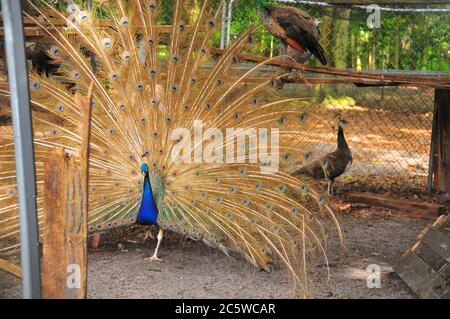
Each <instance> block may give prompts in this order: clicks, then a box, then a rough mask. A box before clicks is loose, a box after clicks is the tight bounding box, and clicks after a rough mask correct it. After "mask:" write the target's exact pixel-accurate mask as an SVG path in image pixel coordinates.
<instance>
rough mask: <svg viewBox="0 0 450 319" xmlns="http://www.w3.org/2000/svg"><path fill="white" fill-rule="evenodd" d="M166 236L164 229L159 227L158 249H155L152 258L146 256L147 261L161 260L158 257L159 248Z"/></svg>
mask: <svg viewBox="0 0 450 319" xmlns="http://www.w3.org/2000/svg"><path fill="white" fill-rule="evenodd" d="M163 237H164V230H163V229H162V228H160V229H159V232H158V237H157V238H158V243H157V244H156V249H155V253H154V254H153V256H152V257H150V258H146V259H145V260H146V261H161V259H159V258H158V250H159V246H160V245H161V241H162V239H163Z"/></svg>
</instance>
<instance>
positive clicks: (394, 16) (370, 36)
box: [231, 0, 450, 190]
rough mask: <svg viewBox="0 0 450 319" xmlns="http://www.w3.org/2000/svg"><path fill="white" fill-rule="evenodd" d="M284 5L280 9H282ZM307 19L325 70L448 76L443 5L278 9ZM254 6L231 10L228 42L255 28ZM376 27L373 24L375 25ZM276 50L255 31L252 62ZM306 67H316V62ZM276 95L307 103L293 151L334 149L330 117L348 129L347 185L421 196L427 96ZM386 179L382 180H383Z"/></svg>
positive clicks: (419, 92)
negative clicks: (303, 132) (305, 121)
mask: <svg viewBox="0 0 450 319" xmlns="http://www.w3.org/2000/svg"><path fill="white" fill-rule="evenodd" d="M286 2H288V3H286ZM278 4H280V5H287V4H289V5H295V6H297V7H299V8H301V9H303V10H304V11H306V12H308V13H309V14H310V15H311V16H312V17H313V18H315V21H316V23H317V25H318V28H319V30H320V34H321V44H322V45H323V47H324V49H325V51H326V54H327V58H328V61H329V66H331V67H336V68H345V69H353V70H372V71H373V72H378V73H382V74H383V73H388V72H389V73H403V74H406V75H408V74H412V75H417V74H420V75H424V74H433V75H435V76H439V75H441V74H445V73H447V74H448V72H450V55H449V53H450V51H449V49H450V23H449V22H450V4H448V5H434V6H430V5H427V3H426V1H424V3H423V4H420V5H416V6H413V7H411V6H382V7H379V6H370V7H368V6H333V5H328V4H325V3H320V4H317V3H313V2H311V1H278ZM256 10H257V9H256V8H255V5H254V1H250V0H237V1H235V2H234V5H233V15H232V17H233V20H232V23H231V25H232V27H231V38H232V39H233V38H234V37H235V36H236V34H238V33H239V32H240V31H242V30H243V29H244V28H245V27H247V26H248V25H249V24H251V23H258V18H257V11H256ZM377 19H379V21H377ZM255 21H256V22H255ZM281 47H282V43H281V42H280V40H279V39H276V38H274V37H273V36H271V35H270V34H268V33H267V32H266V31H265V30H264V29H263V28H261V29H260V30H259V31H257V34H256V35H255V45H254V46H253V47H252V49H251V52H249V53H253V54H263V55H266V56H276V55H279V54H280V48H281ZM308 63H309V64H312V65H320V63H319V62H318V60H317V59H311V60H310V61H309V62H308ZM283 91H284V93H285V94H287V95H292V96H300V97H304V96H305V97H311V98H312V101H313V102H312V104H311V106H310V109H311V110H310V112H311V113H314V114H315V115H318V117H315V120H314V119H312V120H311V122H310V124H309V125H310V127H309V128H308V130H307V131H308V132H310V133H309V135H308V136H307V138H305V139H303V140H301V141H299V142H298V144H299V147H303V148H305V149H307V150H311V149H312V152H313V153H314V154H315V156H317V157H320V156H322V155H324V154H325V153H327V152H330V151H332V150H333V149H334V148H335V147H336V146H335V144H336V142H335V135H334V130H333V127H336V125H337V120H336V118H335V115H336V114H337V113H339V114H341V116H342V117H344V118H346V119H347V120H348V122H349V125H348V127H347V132H346V133H347V139H348V142H349V145H350V147H351V149H352V152H353V157H354V162H353V166H352V168H351V169H350V170H349V171H348V172H347V175H346V177H345V179H346V180H347V181H357V182H358V183H360V182H364V183H367V184H369V185H373V186H375V185H376V186H380V185H382V186H387V181H388V180H389V181H390V182H391V183H400V184H402V185H403V186H404V187H405V188H406V187H411V186H412V187H413V188H414V187H416V188H420V189H422V190H424V189H425V185H426V180H427V175H428V166H429V152H430V143H431V128H432V118H433V109H434V90H433V89H425V88H405V87H355V86H354V85H351V84H337V85H336V84H322V85H298V84H293V85H288V86H285V88H284V89H283ZM387 177H389V178H387Z"/></svg>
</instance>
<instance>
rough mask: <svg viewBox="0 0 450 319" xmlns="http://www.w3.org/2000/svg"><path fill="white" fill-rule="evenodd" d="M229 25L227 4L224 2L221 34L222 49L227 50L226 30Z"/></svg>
mask: <svg viewBox="0 0 450 319" xmlns="http://www.w3.org/2000/svg"><path fill="white" fill-rule="evenodd" d="M226 24H227V2H226V1H225V0H223V5H222V30H221V34H220V48H221V49H222V50H223V49H225V28H226Z"/></svg>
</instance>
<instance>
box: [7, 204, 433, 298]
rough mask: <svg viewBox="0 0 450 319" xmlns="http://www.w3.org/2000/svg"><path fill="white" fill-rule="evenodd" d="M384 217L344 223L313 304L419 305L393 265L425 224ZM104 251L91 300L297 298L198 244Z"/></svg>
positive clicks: (126, 245) (280, 276) (94, 257)
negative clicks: (377, 277)
mask: <svg viewBox="0 0 450 319" xmlns="http://www.w3.org/2000/svg"><path fill="white" fill-rule="evenodd" d="M427 223H428V222H427V221H424V220H414V219H403V218H399V217H395V216H393V215H391V214H387V213H383V212H378V213H377V212H373V210H372V211H371V212H370V214H367V212H361V211H358V212H356V213H355V212H353V213H347V214H345V215H343V216H342V217H341V224H342V229H343V232H344V236H345V238H346V244H347V247H348V250H347V251H343V250H342V249H341V248H340V247H339V245H338V242H337V238H336V236H334V237H331V238H330V240H329V245H330V247H329V261H330V274H331V278H330V282H329V283H327V281H326V273H327V269H326V266H325V264H324V263H323V262H321V261H318V262H317V263H316V264H315V265H313V267H312V272H313V274H312V276H311V279H312V282H313V287H311V297H313V298H414V297H415V296H414V294H413V293H412V292H411V291H410V290H409V288H408V287H407V286H406V285H405V284H404V283H403V282H402V281H401V279H399V278H398V277H397V275H396V274H395V273H394V272H393V270H392V266H393V264H395V262H396V261H397V260H398V259H399V257H400V256H401V255H402V254H403V252H404V251H405V250H406V249H407V248H409V247H410V246H411V245H412V244H413V243H414V242H415V239H416V237H417V235H418V234H419V232H420V231H421V230H422V229H423V227H424V226H425V225H426V224H427ZM122 242H123V244H120V245H118V243H117V242H115V243H114V244H106V245H103V246H102V247H101V250H99V251H93V252H90V254H89V288H88V295H89V298H292V297H293V295H292V291H291V288H290V285H289V283H288V281H287V279H286V278H285V276H284V273H283V271H282V270H281V269H275V270H274V271H273V272H272V273H265V272H259V271H257V270H255V269H254V268H253V267H252V266H250V265H248V264H247V263H246V262H245V261H243V260H232V259H229V258H228V257H226V256H224V255H223V254H222V253H219V252H217V251H214V250H211V249H209V248H207V247H205V246H204V245H202V244H200V243H194V242H184V243H181V244H180V242H179V241H177V240H166V241H164V242H163V244H162V247H161V257H162V259H163V261H162V262H153V263H149V262H146V261H144V258H145V257H148V256H150V255H151V253H152V250H153V248H154V246H155V242H151V243H147V244H140V243H138V244H134V243H130V242H128V241H122ZM370 264H378V265H379V266H381V269H382V287H381V289H369V288H367V285H366V280H367V272H366V268H367V266H368V265H370ZM17 297H20V282H19V281H18V280H17V279H14V278H13V277H11V276H9V275H5V274H4V273H1V272H0V298H17Z"/></svg>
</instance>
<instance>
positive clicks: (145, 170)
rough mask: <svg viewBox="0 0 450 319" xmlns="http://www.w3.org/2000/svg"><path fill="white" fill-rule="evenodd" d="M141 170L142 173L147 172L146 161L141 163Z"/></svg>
mask: <svg viewBox="0 0 450 319" xmlns="http://www.w3.org/2000/svg"><path fill="white" fill-rule="evenodd" d="M141 172H142V174H147V173H148V165H147V164H146V163H144V164H142V166H141Z"/></svg>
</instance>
